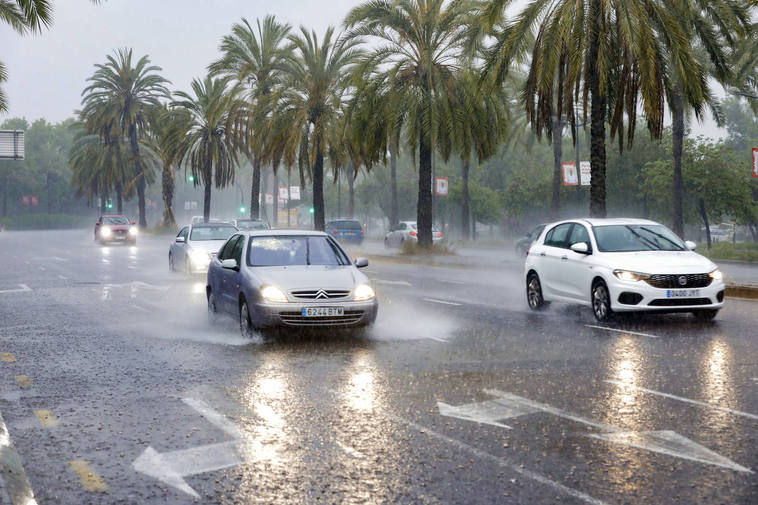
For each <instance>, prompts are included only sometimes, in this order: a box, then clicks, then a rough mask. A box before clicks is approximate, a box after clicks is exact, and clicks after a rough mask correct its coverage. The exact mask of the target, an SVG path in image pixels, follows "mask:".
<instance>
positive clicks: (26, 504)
mask: <svg viewBox="0 0 758 505" xmlns="http://www.w3.org/2000/svg"><path fill="white" fill-rule="evenodd" d="M3 489H5V490H6V491H7V493H8V494H7V495H6V494H5V493H0V499H2V498H3V496H8V497H10V500H11V503H12V504H13V505H37V500H35V499H34V491H32V486H31V485H30V484H29V479H28V478H27V477H26V472H25V471H24V467H23V465H22V464H21V458H19V457H18V453H17V452H16V449H15V448H14V447H13V441H12V440H11V437H10V434H8V428H7V427H6V426H5V421H3V416H2V414H0V491H2V490H3Z"/></svg>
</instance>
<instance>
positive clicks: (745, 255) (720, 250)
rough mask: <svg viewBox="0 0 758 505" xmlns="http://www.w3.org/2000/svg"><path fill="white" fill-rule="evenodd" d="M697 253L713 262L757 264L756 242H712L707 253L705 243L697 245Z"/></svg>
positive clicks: (757, 248)
mask: <svg viewBox="0 0 758 505" xmlns="http://www.w3.org/2000/svg"><path fill="white" fill-rule="evenodd" d="M696 251H697V252H699V253H700V254H702V255H703V256H707V257H709V258H711V259H714V260H739V261H756V262H758V243H756V242H737V243H736V244H735V243H732V242H714V243H713V244H712V246H711V250H710V251H709V250H708V248H707V245H706V244H705V243H703V244H698V245H697V249H696Z"/></svg>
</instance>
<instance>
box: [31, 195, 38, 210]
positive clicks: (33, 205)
mask: <svg viewBox="0 0 758 505" xmlns="http://www.w3.org/2000/svg"><path fill="white" fill-rule="evenodd" d="M37 205H39V197H38V196H37V195H32V207H36V206H37Z"/></svg>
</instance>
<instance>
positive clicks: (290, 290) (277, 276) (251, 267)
mask: <svg viewBox="0 0 758 505" xmlns="http://www.w3.org/2000/svg"><path fill="white" fill-rule="evenodd" d="M365 266H368V260H366V259H363V258H359V259H357V260H356V261H355V263H353V262H352V261H351V259H350V257H349V256H348V255H347V253H345V251H344V250H343V249H342V248H341V247H340V246H339V244H338V243H337V241H336V240H334V239H333V238H332V237H330V236H328V235H327V234H326V233H323V232H313V231H301V230H260V231H253V232H240V233H237V234H235V235H233V236H232V237H231V238H230V239H229V240H228V241H227V243H226V245H224V247H223V248H222V249H221V250H220V251H219V254H218V256H216V257H214V258H213V259H212V260H211V264H210V268H209V269H208V281H207V285H206V295H207V299H208V317H209V321H210V322H211V324H213V323H215V321H216V319H217V316H218V314H219V313H227V314H231V315H234V316H235V317H238V318H239V323H240V331H241V333H242V335H243V336H248V337H249V336H250V335H252V332H253V331H254V330H255V329H264V328H270V327H322V328H324V327H326V328H339V327H343V328H361V327H366V326H368V325H370V324H372V323H373V322H374V320H375V319H376V314H377V309H378V304H377V300H376V294H375V292H374V289H373V287H372V286H371V284H370V283H369V280H368V278H367V277H366V276H365V275H364V274H363V273H362V272H360V271H359V270H358V269H359V268H363V267H365Z"/></svg>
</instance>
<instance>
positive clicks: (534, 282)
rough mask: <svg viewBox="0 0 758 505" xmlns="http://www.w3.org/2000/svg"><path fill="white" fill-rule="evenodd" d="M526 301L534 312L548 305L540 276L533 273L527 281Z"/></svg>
mask: <svg viewBox="0 0 758 505" xmlns="http://www.w3.org/2000/svg"><path fill="white" fill-rule="evenodd" d="M526 301H527V303H528V304H529V308H530V309H532V310H540V309H542V308H544V307H545V305H547V303H546V302H545V298H544V297H543V296H542V285H541V284H540V278H539V276H538V275H537V274H536V273H534V272H532V273H531V274H529V277H528V278H527V279H526Z"/></svg>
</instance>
